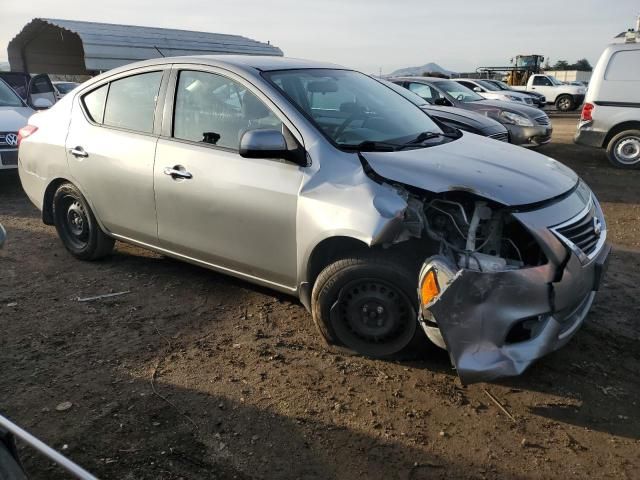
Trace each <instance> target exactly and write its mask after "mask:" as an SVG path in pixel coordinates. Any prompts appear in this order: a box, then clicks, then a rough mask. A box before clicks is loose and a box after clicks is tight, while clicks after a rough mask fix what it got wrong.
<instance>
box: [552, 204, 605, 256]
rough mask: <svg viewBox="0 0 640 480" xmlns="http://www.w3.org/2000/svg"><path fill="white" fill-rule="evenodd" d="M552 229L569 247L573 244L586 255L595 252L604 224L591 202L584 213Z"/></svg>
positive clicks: (602, 233)
mask: <svg viewBox="0 0 640 480" xmlns="http://www.w3.org/2000/svg"><path fill="white" fill-rule="evenodd" d="M554 231H555V232H556V234H558V235H559V236H560V237H561V238H562V239H564V240H565V242H567V243H568V244H569V247H571V246H575V247H577V248H578V249H579V250H580V251H582V253H584V254H585V255H587V256H590V255H591V254H592V253H594V252H595V250H596V248H597V247H598V245H599V243H600V238H601V236H602V235H604V234H605V232H604V225H602V223H601V222H600V219H599V218H598V217H597V215H596V207H595V205H594V204H593V202H592V203H591V207H590V208H589V209H588V210H587V211H586V213H583V214H582V215H581V216H579V217H577V218H576V219H573V220H571V221H570V222H568V223H565V224H562V225H560V226H558V227H556V228H555V229H554Z"/></svg>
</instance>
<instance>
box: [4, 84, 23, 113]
mask: <svg viewBox="0 0 640 480" xmlns="http://www.w3.org/2000/svg"><path fill="white" fill-rule="evenodd" d="M0 107H24V104H23V103H22V100H20V97H18V94H17V93H16V92H14V91H13V89H12V88H11V87H10V86H9V85H7V84H6V83H5V82H4V81H2V80H0Z"/></svg>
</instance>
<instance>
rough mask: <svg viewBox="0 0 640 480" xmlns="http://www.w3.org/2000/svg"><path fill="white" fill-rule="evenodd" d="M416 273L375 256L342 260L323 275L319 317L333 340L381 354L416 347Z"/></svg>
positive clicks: (315, 302)
mask: <svg viewBox="0 0 640 480" xmlns="http://www.w3.org/2000/svg"><path fill="white" fill-rule="evenodd" d="M416 282H417V274H416V275H413V274H412V273H411V272H410V269H408V268H406V267H404V266H403V265H402V264H401V263H399V262H397V261H393V260H392V259H387V258H384V257H383V256H382V257H379V256H374V255H366V256H362V257H353V258H347V259H343V260H339V261H337V262H335V263H332V264H331V265H329V266H328V267H326V268H325V269H324V270H323V271H322V272H321V273H320V275H319V276H318V278H317V280H316V282H315V285H314V289H313V293H312V299H311V300H312V310H313V312H312V313H313V318H314V321H315V323H316V325H317V327H318V329H319V330H320V333H321V334H322V335H323V337H324V338H325V340H327V342H328V343H330V344H334V345H340V346H344V347H346V348H348V349H349V350H352V351H354V352H357V353H360V354H363V355H366V356H370V357H377V358H385V357H394V356H397V355H398V354H399V353H401V352H404V351H406V350H408V349H410V348H411V346H413V345H414V344H415V343H416V342H417V341H418V340H416V339H417V338H419V339H420V340H423V339H424V337H422V336H421V335H420V332H421V331H420V329H419V328H418V320H417V305H418V303H417V294H416V289H417V288H416Z"/></svg>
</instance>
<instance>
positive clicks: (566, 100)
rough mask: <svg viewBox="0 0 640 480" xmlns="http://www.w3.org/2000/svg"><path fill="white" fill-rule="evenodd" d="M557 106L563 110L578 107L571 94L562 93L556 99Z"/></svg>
mask: <svg viewBox="0 0 640 480" xmlns="http://www.w3.org/2000/svg"><path fill="white" fill-rule="evenodd" d="M556 108H557V109H558V110H560V111H561V112H569V111H571V110H575V109H576V102H575V101H574V100H573V97H572V96H571V95H560V96H559V97H558V98H557V99H556Z"/></svg>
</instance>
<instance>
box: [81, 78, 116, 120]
mask: <svg viewBox="0 0 640 480" xmlns="http://www.w3.org/2000/svg"><path fill="white" fill-rule="evenodd" d="M108 91H109V84H108V83H107V84H106V85H103V86H101V87H100V88H96V89H95V90H93V91H91V92H89V93H87V94H86V95H85V96H84V97H82V103H83V104H84V108H85V110H86V111H87V114H88V115H89V117H90V118H91V120H93V121H94V122H96V123H102V119H103V116H104V105H105V103H106V101H107V92H108Z"/></svg>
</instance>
